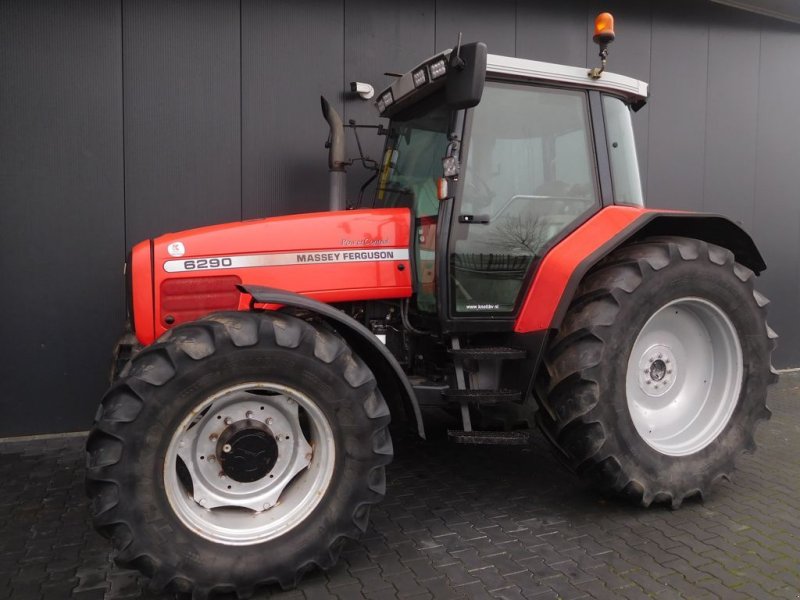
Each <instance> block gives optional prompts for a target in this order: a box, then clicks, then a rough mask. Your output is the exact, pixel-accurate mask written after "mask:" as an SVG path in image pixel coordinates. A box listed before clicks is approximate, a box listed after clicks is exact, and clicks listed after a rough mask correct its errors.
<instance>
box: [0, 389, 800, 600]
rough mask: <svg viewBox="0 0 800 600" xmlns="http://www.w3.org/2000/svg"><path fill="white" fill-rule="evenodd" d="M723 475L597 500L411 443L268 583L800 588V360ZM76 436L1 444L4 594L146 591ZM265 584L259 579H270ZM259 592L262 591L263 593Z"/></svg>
mask: <svg viewBox="0 0 800 600" xmlns="http://www.w3.org/2000/svg"><path fill="white" fill-rule="evenodd" d="M770 406H771V408H772V410H773V412H774V414H773V418H772V420H771V421H770V422H769V423H767V424H766V425H764V426H762V428H761V429H760V431H759V434H758V436H757V439H758V441H759V446H760V447H759V451H758V452H757V453H756V454H755V455H754V456H744V457H742V459H741V460H740V462H739V467H740V468H739V471H738V472H737V477H736V479H735V480H734V482H733V483H723V484H722V485H720V486H718V487H717V488H715V491H714V493H713V494H712V496H711V498H709V499H708V500H706V502H705V503H700V502H689V503H687V504H685V505H684V507H683V508H682V509H680V510H678V511H671V510H669V509H666V508H651V509H648V510H644V509H639V508H634V507H630V506H626V505H620V504H618V503H616V502H613V501H611V502H609V501H604V500H603V499H601V498H600V497H598V496H597V495H595V494H593V493H592V492H590V491H587V490H585V489H584V488H583V486H582V485H581V484H580V483H579V482H577V481H576V480H575V478H574V477H573V476H572V475H570V474H569V473H566V472H565V471H563V470H562V469H561V468H560V467H559V466H558V465H557V463H556V462H555V461H554V460H553V459H552V457H551V454H550V452H549V449H548V448H547V447H546V445H545V442H543V441H542V440H538V441H537V443H536V444H535V445H534V447H533V448H532V449H530V450H520V449H509V448H470V447H458V446H450V445H445V444H434V445H426V444H422V443H417V442H406V443H403V444H400V445H398V447H397V448H396V451H397V454H398V458H397V459H396V461H395V463H394V464H393V465H392V467H391V468H390V471H389V482H390V483H389V488H388V494H387V498H386V501H385V502H384V503H383V504H382V505H381V506H380V507H379V508H378V509H376V510H375V511H374V512H373V517H372V526H371V527H370V529H369V532H368V534H367V535H366V536H365V537H364V539H363V540H362V541H361V542H360V543H352V544H350V545H349V546H348V547H347V548H346V550H345V552H344V554H343V560H342V561H341V562H340V563H339V565H338V566H337V567H336V568H335V569H333V570H332V571H330V572H329V573H327V574H323V573H317V574H314V575H312V576H309V577H307V578H306V579H305V580H304V581H303V583H302V584H301V585H300V587H299V588H298V589H296V590H293V591H291V592H276V593H274V597H276V598H287V599H288V598H297V599H301V598H308V599H311V598H341V599H363V598H380V599H384V598H415V599H417V598H418V599H422V598H436V599H439V598H504V599H514V598H536V599H537V600H539V599H545V598H565V599H568V598H648V597H658V598H680V597H684V598H706V597H708V598H714V597H716V598H724V599H726V600H728V599H735V598H748V597H755V598H790V599H793V600H796V599H797V598H800V375H796V374H795V375H785V376H783V377H782V379H781V383H780V384H779V385H778V386H777V387H776V388H774V389H773V392H772V394H771V399H770ZM83 442H84V440H83V438H72V439H69V438H61V439H58V440H47V441H33V442H31V441H27V442H18V441H15V442H7V443H3V444H0V478H2V481H3V486H2V491H3V492H2V494H0V598H14V599H15V600H25V599H28V598H36V599H38V598H44V599H49V598H53V599H59V600H60V599H64V598H80V599H93V598H98V599H99V598H109V599H111V598H113V599H121V598H156V597H157V596H154V595H152V594H150V593H149V592H148V591H147V589H146V582H143V581H142V580H141V579H140V578H139V577H138V575H137V574H136V573H133V572H130V571H122V570H120V569H117V568H116V567H114V566H113V564H112V562H111V560H110V557H109V545H108V544H107V543H106V541H105V540H103V539H101V538H100V537H99V536H97V535H95V533H94V532H93V531H92V530H91V529H90V526H89V524H88V516H87V509H86V501H85V500H84V495H83V460H84V457H83ZM266 595H268V594H266ZM266 595H264V596H263V597H266Z"/></svg>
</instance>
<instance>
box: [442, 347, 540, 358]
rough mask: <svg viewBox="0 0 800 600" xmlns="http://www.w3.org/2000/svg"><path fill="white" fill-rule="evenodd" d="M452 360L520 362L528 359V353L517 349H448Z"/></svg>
mask: <svg viewBox="0 0 800 600" xmlns="http://www.w3.org/2000/svg"><path fill="white" fill-rule="evenodd" d="M447 351H448V352H449V353H450V356H452V357H453V358H454V359H459V360H466V359H473V360H521V359H523V358H527V357H528V352H527V351H525V350H520V349H519V348H505V347H501V346H490V347H484V348H448V350H447Z"/></svg>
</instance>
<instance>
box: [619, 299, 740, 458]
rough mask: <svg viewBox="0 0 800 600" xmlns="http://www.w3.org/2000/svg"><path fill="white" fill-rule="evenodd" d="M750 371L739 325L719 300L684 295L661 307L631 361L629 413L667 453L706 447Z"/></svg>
mask: <svg viewBox="0 0 800 600" xmlns="http://www.w3.org/2000/svg"><path fill="white" fill-rule="evenodd" d="M743 372H744V367H743V361H742V347H741V343H740V342H739V336H738V334H737V332H736V327H735V326H734V325H733V323H732V322H731V320H730V318H728V316H727V315H726V314H725V313H724V312H723V311H722V309H720V308H719V307H718V306H717V305H716V304H714V303H712V302H709V301H708V300H705V299H702V298H693V297H687V298H680V299H678V300H673V301H672V302H670V303H669V304H666V305H665V306H663V307H662V308H661V309H659V310H658V311H656V312H655V314H653V316H652V317H650V319H649V320H648V321H647V323H645V325H644V327H643V328H642V330H641V331H640V332H639V335H638V337H637V338H636V342H635V343H634V345H633V349H632V350H631V354H630V357H629V359H628V370H627V377H626V393H627V401H628V411H629V412H630V415H631V419H632V420H633V424H634V426H635V427H636V431H637V432H638V433H639V435H640V436H641V438H642V439H643V440H644V441H645V442H647V444H648V445H649V446H651V447H652V448H654V449H655V450H657V451H659V452H661V453H662V454H667V455H670V456H686V455H688V454H693V453H695V452H697V451H699V450H702V449H703V448H705V447H706V446H708V445H709V444H710V443H711V442H713V441H714V440H715V439H716V438H717V436H719V434H720V433H721V432H722V431H723V429H724V428H725V426H726V425H727V424H728V421H729V420H730V418H731V415H732V414H733V411H734V409H735V408H736V404H737V402H738V400H739V393H740V391H741V387H742V376H743Z"/></svg>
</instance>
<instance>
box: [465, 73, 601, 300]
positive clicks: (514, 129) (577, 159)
mask: <svg viewBox="0 0 800 600" xmlns="http://www.w3.org/2000/svg"><path fill="white" fill-rule="evenodd" d="M591 140H592V138H591V136H590V133H589V118H588V105H587V98H586V93H585V92H581V91H572V90H558V89H548V88H541V87H533V86H530V87H527V86H521V85H519V84H516V85H509V84H501V83H494V82H489V83H487V84H486V88H485V90H484V94H483V99H482V100H481V103H480V104H479V105H478V106H477V107H476V108H475V111H474V116H473V120H472V131H471V136H470V141H469V149H468V155H467V164H466V169H465V173H464V186H463V192H462V197H461V205H460V207H458V208H457V213H458V214H457V215H456V221H457V222H456V223H454V235H453V236H452V237H451V244H452V253H451V265H450V266H451V268H450V273H451V282H450V283H451V297H452V298H454V299H455V307H454V308H455V310H456V312H458V313H482V312H490V313H504V312H505V313H507V312H512V311H513V310H514V307H515V304H516V301H517V296H518V295H519V291H520V289H521V287H522V281H523V279H524V277H525V274H526V273H527V271H528V268H529V266H530V264H531V262H532V261H533V259H534V258H535V257H537V256H540V255H542V254H543V253H544V251H545V249H546V248H547V245H548V242H550V241H551V240H552V239H553V238H554V237H556V236H557V235H559V234H560V233H561V232H562V231H564V230H565V229H568V228H569V227H570V226H571V225H572V224H573V223H574V222H575V220H576V219H578V218H579V217H581V216H582V215H584V214H585V213H586V211H587V210H589V209H591V208H593V207H595V206H596V205H597V203H598V202H597V188H596V177H595V167H594V164H595V163H594V158H593V153H592V147H591ZM460 215H472V216H473V217H475V218H474V219H473V220H472V222H469V223H462V222H458V216H460ZM462 220H463V219H462Z"/></svg>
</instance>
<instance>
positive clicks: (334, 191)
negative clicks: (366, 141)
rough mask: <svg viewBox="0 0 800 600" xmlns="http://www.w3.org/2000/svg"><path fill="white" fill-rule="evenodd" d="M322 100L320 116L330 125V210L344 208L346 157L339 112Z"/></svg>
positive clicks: (322, 98) (322, 97)
mask: <svg viewBox="0 0 800 600" xmlns="http://www.w3.org/2000/svg"><path fill="white" fill-rule="evenodd" d="M319 99H320V101H321V102H322V116H323V117H325V120H326V121H327V122H328V127H330V139H329V140H328V170H329V171H330V173H331V183H330V196H329V208H330V210H344V209H345V208H347V206H346V205H345V193H346V191H347V173H346V172H345V166H346V159H345V155H344V126H343V125H342V118H341V117H340V116H339V113H337V112H336V110H335V109H334V108H333V107H332V106H331V104H330V102H328V101H327V100H326V99H325V97H324V96H320V98H319Z"/></svg>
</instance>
